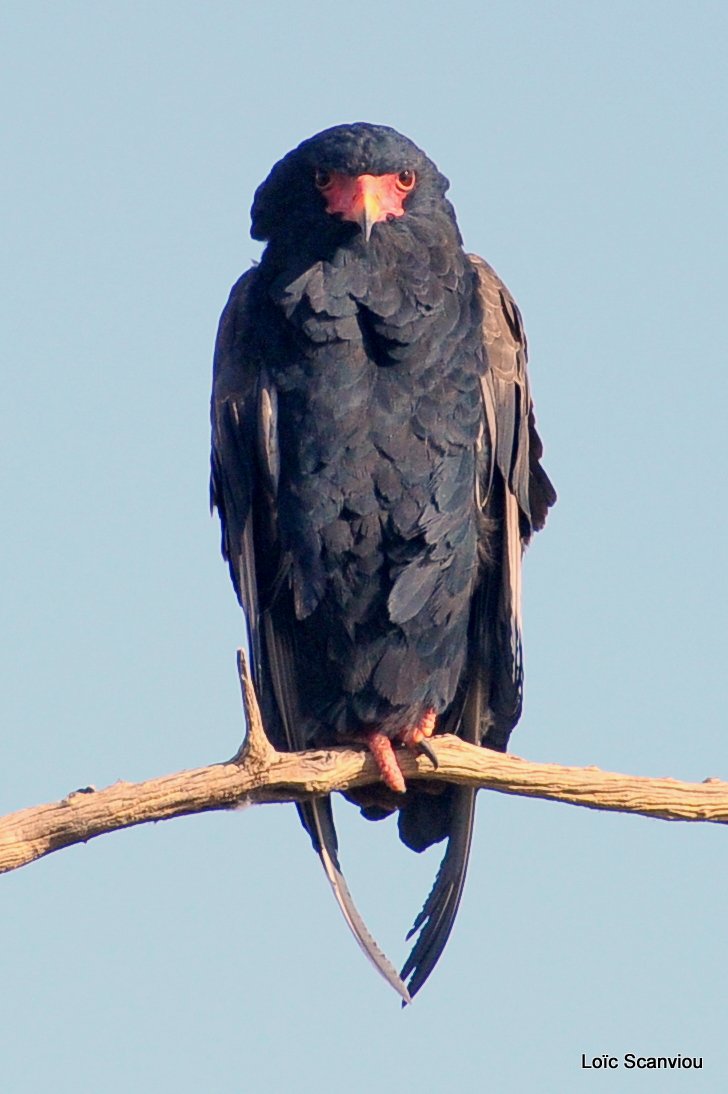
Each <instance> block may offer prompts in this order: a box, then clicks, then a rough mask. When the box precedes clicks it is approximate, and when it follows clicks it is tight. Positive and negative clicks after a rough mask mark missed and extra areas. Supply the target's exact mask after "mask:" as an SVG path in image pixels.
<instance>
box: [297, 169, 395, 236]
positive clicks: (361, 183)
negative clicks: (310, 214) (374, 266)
mask: <svg viewBox="0 0 728 1094" xmlns="http://www.w3.org/2000/svg"><path fill="white" fill-rule="evenodd" d="M414 185H415V176H414V172H413V171H400V172H398V173H394V174H390V175H359V176H358V177H356V178H354V177H353V176H352V175H344V174H342V173H341V172H339V171H322V172H319V175H318V177H317V179H316V186H317V189H318V190H319V191H320V192H321V195H322V197H323V198H324V201H325V202H326V212H327V213H331V214H332V215H338V216H340V217H341V218H342V219H343V220H350V221H352V222H353V223H354V224H358V225H359V227H360V228H361V229H362V231H363V232H364V237H365V239H367V240H368V239H369V236H370V235H371V230H372V228H373V226H374V225H375V224H378V223H379V222H380V221H383V220H391V219H392V218H393V217H401V216H403V215H404V212H405V210H404V200H405V198H406V197H407V196H408V194H411V193H412V190H413V189H414Z"/></svg>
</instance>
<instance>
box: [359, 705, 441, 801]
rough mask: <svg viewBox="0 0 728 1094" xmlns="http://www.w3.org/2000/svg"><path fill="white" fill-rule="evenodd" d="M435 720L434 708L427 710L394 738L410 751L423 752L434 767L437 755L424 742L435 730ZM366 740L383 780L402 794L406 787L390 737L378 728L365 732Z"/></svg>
mask: <svg viewBox="0 0 728 1094" xmlns="http://www.w3.org/2000/svg"><path fill="white" fill-rule="evenodd" d="M436 721H437V715H436V714H435V712H434V710H427V711H425V713H424V714H423V716H422V717H421V718H420V720H419V722H418V723H417V725H414V726H411V727H410V728H409V729H403V730H402V731H401V733H398V734H397V738H396V739H397V740H398V741H399V742H400V743H401V744H403V745H404V746H405V747H406V748H409V749H410V750H411V751H412V752H424V753H425V754H426V755H427V756H429V757H430V760H431V761H432V763H433V765H434V766H435V767H437V757H436V756H435V754H434V752H433V751H432V749H431V748H430V747H429V746H427V745H426V744H425V742H426V741H427V738H428V737H431V736H432V735H433V733H434V732H435V722H436ZM366 742H367V744H368V745H369V751H370V752H371V754H372V756H373V757H374V760H375V762H376V765H377V767H378V768H379V773H380V774H381V776H382V779H383V781H384V782H385V783H386V785H387V786H388V787H389V789H390V790H394V791H395V792H396V793H397V794H404V792H405V790H406V789H407V787H406V785H405V781H404V775H403V774H402V769H401V768H400V766H399V763H398V762H397V754H396V752H395V751H394V747H393V745H392V741H391V740H390V738H389V737H387V735H386V734H385V733H381V732H380V731H379V730H378V729H373V730H371V731H370V732H369V733H367V735H366Z"/></svg>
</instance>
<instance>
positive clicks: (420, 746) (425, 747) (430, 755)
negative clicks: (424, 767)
mask: <svg viewBox="0 0 728 1094" xmlns="http://www.w3.org/2000/svg"><path fill="white" fill-rule="evenodd" d="M414 752H415V755H417V756H427V759H428V760H429V761H430V763H431V764H432V766H433V767H434V769H435V771H437V769H438V767H439V766H440V765H439V763H438V761H437V755H436V754H435V750H434V748H433V747H432V745H431V744H430V742H429V741H428V740H427V738H425V737H423V738H422V740H420V741H418V742H417V744H416V745H415V746H414Z"/></svg>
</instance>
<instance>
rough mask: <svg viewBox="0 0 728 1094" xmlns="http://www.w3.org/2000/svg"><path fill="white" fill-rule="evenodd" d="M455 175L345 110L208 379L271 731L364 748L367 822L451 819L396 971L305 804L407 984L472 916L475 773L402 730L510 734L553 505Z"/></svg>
mask: <svg viewBox="0 0 728 1094" xmlns="http://www.w3.org/2000/svg"><path fill="white" fill-rule="evenodd" d="M447 187H448V181H447V179H446V178H444V176H443V175H441V174H440V172H439V171H438V170H437V168H436V167H435V165H434V164H433V163H432V162H431V160H429V159H428V158H427V156H426V155H425V154H424V153H423V152H422V151H421V150H420V149H419V148H417V146H416V145H414V144H413V143H412V142H411V141H410V140H408V139H407V138H406V137H403V136H401V135H400V134H399V133H397V132H396V131H395V130H393V129H390V128H388V127H386V126H380V125H369V124H363V123H358V124H354V125H340V126H336V127H334V128H332V129H327V130H326V131H324V132H323V133H319V134H317V135H316V136H314V137H312V138H310V139H309V140H306V141H304V142H303V143H302V144H301V145H299V147H298V148H296V149H294V150H293V151H292V152H290V153H289V154H288V155H287V156H285V157H284V158H283V159H282V160H281V161H280V162H279V163H277V164H276V165H275V166H274V168H273V169H272V171H271V173H270V175H269V176H268V178H267V179H266V180H265V182H263V183H262V185H261V186H260V187H259V188H258V190H257V192H256V194H255V199H254V202H253V208H252V231H251V234H252V236H253V238H254V239H257V240H263V241H265V242H266V247H265V250H264V252H263V255H262V258H261V260H260V263H259V264H258V265H256V266H254V267H253V268H252V269H250V270H248V272H247V273H245V274H243V276H242V277H241V278H240V280H239V281H238V282H237V283H236V284H235V285H234V287H233V289H232V292H231V294H230V299H229V301H228V303H227V306H226V307H225V310H224V312H223V314H222V318H221V320H220V327H219V332H218V336H217V345H216V349H215V364H214V385H213V394H212V501H213V503H214V505H215V506H216V507H217V509H218V511H219V513H220V517H221V521H222V543H223V553H224V555H225V557H226V559H227V560H228V562H229V565H230V573H231V575H232V580H233V584H234V586H235V590H236V592H237V595H238V598H239V600H240V603H241V605H242V607H243V609H244V612H245V617H246V620H247V626H248V631H249V642H250V650H251V655H252V666H253V677H254V682H255V685H256V688H257V692H258V696H259V701H260V704H261V710H262V714H263V719H264V724H265V726H266V729H267V732H268V734H269V736H270V739H271V741H272V743H273V744H274V745H275V746H276V747H277V748H279V749H283V750H298V749H306V748H312V747H326V746H330V745H333V744H344V743H347V744H352V743H357V742H358V743H362V744H367V745H368V746H369V747H370V748H371V750H372V752H373V754H374V756H375V758H376V760H377V763H378V765H379V768H380V771H381V773H382V782H381V783H380V784H378V785H377V786H375V787H368V788H366V789H365V790H361V791H358V792H356V793H354V792H352V793H351V794H349V795H348V797H349V798H350V799H351V800H353V801H355V802H356V803H357V804H358V805H359V806H360V808H361V810H362V813H363V814H364V816H366V817H368V818H370V819H378V818H380V817H383V816H386V815H387V814H389V813H392V812H394V811H398V815H399V834H400V837H401V839H402V840H403V841H404V843H405V844H407V846H408V847H411V848H412V849H413V850H415V851H422V850H423V849H424V848H426V847H429V846H430V845H431V844H433V843H436V842H438V841H439V840H443V839H447V850H446V853H445V856H444V858H443V861H442V864H441V866H440V869H439V872H438V875H437V878H436V881H435V885H434V887H433V890H432V892H431V893H430V895H429V897H428V899H427V901H426V903H425V906H424V908H423V910H422V911H421V912H420V914H419V915H418V917H417V919H416V920H415V924H414V927H413V928H412V931H411V932H410V936H411V935H413V934H415V933H416V932H419V937H418V939H417V941H416V943H415V945H414V949H413V950H412V953H411V954H410V956H409V958H408V959H407V961H406V963H405V965H404V968H403V969H402V972H401V974H400V975H399V976H398V975H397V973H396V971H395V970H394V968H393V967H392V965H391V964H390V963H389V961H388V960H387V958H386V957H385V956H384V954H383V953H382V952H381V951H380V950H379V948H378V947H377V945H376V943H375V942H374V940H373V939H372V937H371V936H370V934H369V932H368V931H367V929H366V927H365V925H364V923H363V921H362V919H361V917H360V916H359V914H358V912H357V910H356V908H355V906H354V904H353V901H352V898H351V896H350V894H349V891H348V889H347V886H346V883H345V881H344V878H343V876H342V873H341V869H340V866H339V861H338V851H337V839H336V832H335V829H334V823H333V816H332V811H331V803H330V800H329V799H328V798H323V799H321V798H320V799H316V800H313V801H310V802H306V803H304V804H301V805H299V806H298V811H299V814H300V817H301V820H302V822H303V825H304V827H305V829H306V831H307V832H308V834H309V836H310V838H311V840H312V842H313V846H314V848H315V850H316V851H317V852H318V854H319V856H320V858H321V861H322V863H323V866H324V869H325V871H326V874H327V876H328V879H329V881H330V882H331V885H332V888H333V890H334V893H335V895H336V898H337V900H338V902H339V905H340V907H341V909H342V911H343V913H344V916H345V917H346V919H347V922H348V924H349V926H350V927H351V929H352V931H353V932H354V934H355V936H356V937H357V940H358V941H359V943H360V945H361V946H362V948H363V949H364V951H365V952H366V953H367V955H368V956H369V957H370V959H371V960H372V961H373V962H374V964H375V965H376V967H377V968H378V969H379V971H380V972H382V973H383V975H384V976H385V977H386V978H387V980H388V981H389V982H390V983H391V984H392V985H393V986H394V987H395V988H396V989H397V991H399V992H400V994H401V996H402V998H403V999H404V1000H405V1001H406V1002H408V1001H410V999H411V997H412V996H413V995H414V994H415V992H416V991H417V990H418V989H419V988H420V987H421V986H422V984H423V983H424V981H425V980H426V979H427V977H428V976H429V974H430V972H431V971H432V969H433V967H434V965H435V963H436V962H437V960H438V958H439V956H440V954H441V952H442V950H443V948H444V946H445V943H446V942H447V939H448V936H449V934H450V931H451V929H452V925H453V921H454V918H455V915H456V912H457V908H458V904H459V902H460V896H461V893H462V889H463V882H464V878H465V870H466V866H467V859H468V852H469V849H470V841H471V833H472V828H473V813H474V804H475V791H473V790H470V789H463V788H458V787H455V786H451V785H447V784H445V783H442V782H440V783H434V782H433V783H431V784H429V785H428V784H427V783H426V782H420V781H418V782H415V783H414V784H413V785H412V786H410V787H406V786H405V783H404V779H403V777H402V773H401V771H400V768H399V765H398V763H397V752H396V748H397V746H400V745H403V746H405V747H409V748H412V749H415V750H417V751H425V752H426V753H427V754H428V755H430V756H431V757H432V758H434V751H433V750H432V749H431V747H430V745H429V743H428V738H429V736H430V735H431V734H432V733H433V732H434V733H436V734H437V733H456V734H458V735H459V736H460V737H462V738H463V739H464V740H466V741H471V742H475V743H477V744H482V745H484V746H486V747H488V748H493V749H497V750H500V751H504V750H505V748H506V745H507V743H508V738H509V736H510V733H511V730H512V729H513V727H514V726H515V724H516V722H517V721H518V718H519V715H520V713H521V699H522V663H521V615H520V594H521V555H522V551H523V548H524V546H525V544H526V543H527V542H528V540H529V538H530V536H531V534H532V533H533V532H534V531H536V530H538V529H539V528H541V527H542V526H543V524H544V521H545V519H546V514H547V510H548V508H549V506H551V505H552V504H553V503H554V501H555V499H556V495H555V492H554V489H553V487H552V485H551V483H550V481H549V479H548V477H547V475H546V473H545V472H544V470H543V469H542V467H541V464H540V459H541V453H542V447H541V442H540V440H539V437H538V434H537V432H536V428H535V424H534V415H533V407H532V403H531V396H530V391H529V384H528V376H527V373H526V338H525V335H524V332H523V326H522V322H521V316H520V313H519V311H518V308H517V307H516V304H515V302H514V300H513V298H512V296H511V294H510V293H509V292H508V289H507V288H506V287H505V285H504V284H503V282H502V281H501V280H500V279H499V278H498V276H497V275H496V274H495V272H494V271H493V270H492V269H491V267H490V266H489V265H488V264H487V263H486V262H484V261H483V260H482V259H480V258H477V257H475V256H474V255H468V254H466V253H465V251H464V250H463V247H462V241H461V237H460V233H459V231H458V226H457V222H456V219H455V213H454V211H453V208H452V206H451V205H450V203H449V202H448V201H447V199H446V197H445V192H446V190H447ZM393 746H394V747H393ZM405 985H406V986H405Z"/></svg>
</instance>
